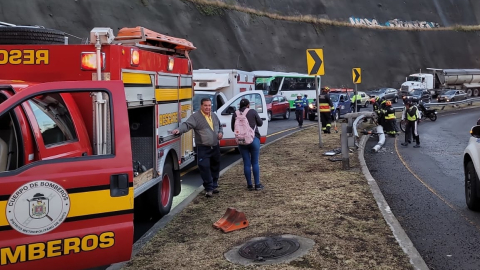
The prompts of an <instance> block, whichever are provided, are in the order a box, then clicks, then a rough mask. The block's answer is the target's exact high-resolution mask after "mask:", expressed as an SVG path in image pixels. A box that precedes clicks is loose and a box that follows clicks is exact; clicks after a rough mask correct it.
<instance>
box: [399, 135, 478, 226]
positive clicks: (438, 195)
mask: <svg viewBox="0 0 480 270" xmlns="http://www.w3.org/2000/svg"><path fill="white" fill-rule="evenodd" d="M397 138H398V137H396V138H395V143H394V144H395V152H397V156H398V158H399V159H400V161H401V162H402V164H403V166H405V168H407V170H408V171H409V172H410V173H411V174H412V175H413V176H414V177H415V178H417V180H418V181H420V183H422V185H424V186H425V187H426V188H427V189H428V190H429V191H430V192H432V193H433V194H434V195H435V196H437V197H438V198H439V199H440V200H442V201H443V202H444V203H445V204H446V205H447V206H448V207H450V208H451V209H452V210H453V211H455V212H457V213H458V214H459V215H460V216H461V217H463V218H464V219H465V220H466V221H467V222H468V223H470V224H471V225H473V226H474V227H475V228H477V230H479V231H480V225H478V224H476V223H475V222H473V221H472V220H471V219H469V218H468V217H467V216H465V215H464V214H463V213H462V212H461V211H460V209H458V208H456V207H455V206H454V205H452V204H451V203H450V202H448V201H447V199H445V198H444V197H442V195H440V194H438V192H437V191H436V190H435V189H433V188H432V187H431V186H429V185H428V184H427V183H426V182H425V181H423V180H422V179H421V178H420V176H418V175H417V174H416V173H415V172H413V170H412V169H411V168H410V166H408V164H407V163H406V162H405V160H404V159H403V157H402V155H401V154H400V152H399V151H398V147H397Z"/></svg>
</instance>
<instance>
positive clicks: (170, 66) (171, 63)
mask: <svg viewBox="0 0 480 270" xmlns="http://www.w3.org/2000/svg"><path fill="white" fill-rule="evenodd" d="M174 64H175V58H173V57H169V58H168V71H172V70H173V65H174Z"/></svg>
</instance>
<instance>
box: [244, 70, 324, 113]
mask: <svg viewBox="0 0 480 270" xmlns="http://www.w3.org/2000/svg"><path fill="white" fill-rule="evenodd" d="M253 73H254V74H255V78H256V81H255V90H262V91H263V93H264V94H265V95H277V94H279V95H283V96H285V97H286V98H287V100H288V102H289V103H290V109H294V106H293V101H294V100H295V99H297V94H298V93H300V94H302V97H303V96H304V95H307V98H308V102H309V103H310V102H312V101H313V99H315V98H316V95H317V91H316V90H315V76H311V75H307V74H301V73H294V72H275V71H253ZM317 85H319V84H317Z"/></svg>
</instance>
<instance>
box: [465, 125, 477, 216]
mask: <svg viewBox="0 0 480 270" xmlns="http://www.w3.org/2000/svg"><path fill="white" fill-rule="evenodd" d="M470 134H471V135H472V137H471V138H470V140H469V141H468V145H467V148H465V151H464V152H463V168H464V171H465V201H466V203H467V206H468V208H469V209H470V210H473V211H479V210H480V182H479V177H478V175H479V172H480V125H477V126H474V127H472V129H471V130H470Z"/></svg>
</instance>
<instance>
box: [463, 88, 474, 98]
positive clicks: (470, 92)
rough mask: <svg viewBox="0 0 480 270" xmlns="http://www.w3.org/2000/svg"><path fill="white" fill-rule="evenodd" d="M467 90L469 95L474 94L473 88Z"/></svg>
mask: <svg viewBox="0 0 480 270" xmlns="http://www.w3.org/2000/svg"><path fill="white" fill-rule="evenodd" d="M465 92H467V97H471V96H472V94H473V91H472V89H467V91H465Z"/></svg>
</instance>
